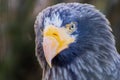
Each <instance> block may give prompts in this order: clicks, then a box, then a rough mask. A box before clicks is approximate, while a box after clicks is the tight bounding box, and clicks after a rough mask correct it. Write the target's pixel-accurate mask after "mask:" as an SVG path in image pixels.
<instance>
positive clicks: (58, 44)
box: [43, 25, 75, 67]
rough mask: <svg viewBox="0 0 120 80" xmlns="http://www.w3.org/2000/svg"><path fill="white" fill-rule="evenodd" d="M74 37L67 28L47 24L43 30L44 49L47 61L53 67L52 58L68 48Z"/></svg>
mask: <svg viewBox="0 0 120 80" xmlns="http://www.w3.org/2000/svg"><path fill="white" fill-rule="evenodd" d="M74 40H75V39H74V37H72V36H70V34H69V33H68V32H67V29H66V28H60V27H55V26H53V25H49V26H46V27H45V29H44V31H43V50H44V55H45V58H46V61H47V63H48V65H49V66H50V67H52V64H51V63H52V59H53V58H54V57H55V56H56V55H57V54H59V53H60V52H61V51H62V50H64V49H66V48H68V46H69V44H70V43H72V42H74Z"/></svg>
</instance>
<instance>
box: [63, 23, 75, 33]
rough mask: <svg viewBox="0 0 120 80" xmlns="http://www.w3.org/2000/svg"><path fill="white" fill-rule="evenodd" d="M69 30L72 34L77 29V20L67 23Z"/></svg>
mask: <svg viewBox="0 0 120 80" xmlns="http://www.w3.org/2000/svg"><path fill="white" fill-rule="evenodd" d="M65 27H66V29H67V31H68V32H69V33H70V34H71V33H73V32H74V31H75V30H76V22H71V23H69V24H66V26H65Z"/></svg>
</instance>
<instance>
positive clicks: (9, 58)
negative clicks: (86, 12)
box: [0, 0, 120, 80]
mask: <svg viewBox="0 0 120 80" xmlns="http://www.w3.org/2000/svg"><path fill="white" fill-rule="evenodd" d="M60 2H81V3H90V4H93V5H95V6H96V7H97V8H98V9H99V10H100V11H101V12H103V13H104V14H105V15H106V17H107V18H108V19H109V21H110V22H111V27H112V29H113V34H114V35H115V40H116V46H117V49H118V52H120V0H0V80H41V74H42V70H41V68H40V66H39V63H38V61H37V59H36V57H35V42H34V38H35V36H34V27H33V26H34V21H35V18H36V16H37V14H38V13H39V12H40V11H41V10H42V9H44V8H46V7H48V6H50V5H53V4H57V3H60Z"/></svg>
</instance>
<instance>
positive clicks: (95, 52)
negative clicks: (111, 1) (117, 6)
mask: <svg viewBox="0 0 120 80" xmlns="http://www.w3.org/2000/svg"><path fill="white" fill-rule="evenodd" d="M34 29H35V38H36V39H35V43H36V56H37V58H38V61H39V63H40V65H41V67H42V69H43V75H42V80H120V55H119V54H118V52H117V50H116V47H115V40H114V36H113V34H112V29H111V28H110V24H109V21H108V20H107V19H106V17H105V16H104V15H103V14H102V13H101V12H100V11H99V10H97V9H96V8H95V7H94V6H93V5H90V4H82V3H60V4H57V5H53V6H50V7H48V8H46V9H44V10H43V11H42V12H40V13H39V14H38V16H37V19H36V21H35V26H34Z"/></svg>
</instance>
